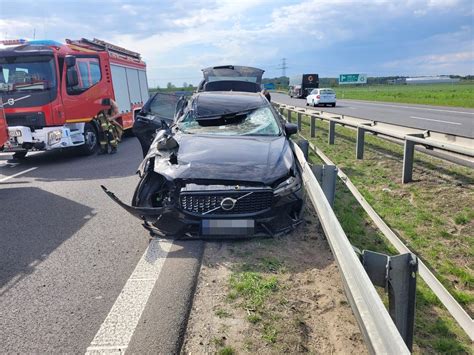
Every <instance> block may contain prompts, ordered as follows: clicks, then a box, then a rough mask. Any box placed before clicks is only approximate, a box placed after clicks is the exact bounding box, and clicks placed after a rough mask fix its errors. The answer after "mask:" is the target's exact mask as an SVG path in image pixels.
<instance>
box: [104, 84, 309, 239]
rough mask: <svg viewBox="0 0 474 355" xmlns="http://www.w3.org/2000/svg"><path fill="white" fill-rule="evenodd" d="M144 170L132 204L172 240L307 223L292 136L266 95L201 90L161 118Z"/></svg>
mask: <svg viewBox="0 0 474 355" xmlns="http://www.w3.org/2000/svg"><path fill="white" fill-rule="evenodd" d="M161 126H162V127H164V129H161V130H159V131H158V132H157V134H156V136H155V138H154V140H153V142H152V144H151V147H150V150H149V151H148V154H147V155H146V157H145V158H144V160H143V161H142V163H141V165H140V167H139V175H140V177H141V180H140V182H139V184H138V186H137V188H136V190H135V194H134V197H133V201H132V206H128V205H126V204H125V203H123V202H122V201H120V200H119V199H118V198H117V197H116V196H115V195H114V194H113V193H112V192H110V191H108V190H107V189H106V188H105V187H103V188H104V191H106V193H107V194H108V195H109V196H110V197H111V198H112V199H114V201H116V202H117V203H118V204H120V205H121V206H122V207H123V208H125V209H126V210H127V211H128V212H130V213H131V214H133V215H134V216H136V217H138V218H140V219H142V220H143V221H144V226H145V228H146V229H147V230H149V231H150V232H151V234H152V235H154V236H159V237H166V238H182V237H202V238H216V237H217V238H224V237H234V238H235V237H251V236H275V235H279V234H282V233H286V232H289V231H291V230H292V229H294V228H295V227H296V226H297V225H298V224H299V223H300V222H301V214H302V210H303V194H304V191H303V187H302V181H301V174H300V167H299V166H298V165H297V160H296V159H295V157H294V152H293V148H292V144H293V143H292V142H291V141H290V140H289V136H290V135H291V134H294V133H296V131H297V128H296V126H295V125H293V124H289V123H284V122H283V121H282V120H281V119H280V116H279V115H278V113H277V112H276V111H275V110H274V108H273V107H272V106H271V105H270V103H269V102H268V101H267V100H266V99H265V97H264V96H263V95H262V94H260V93H248V92H232V91H230V92H225V91H209V92H198V93H196V94H194V95H193V96H192V97H190V98H189V99H187V101H186V102H185V103H184V104H183V103H181V104H179V105H178V113H177V117H176V119H175V120H174V122H173V123H172V124H171V125H168V124H167V123H166V122H164V121H162V122H161Z"/></svg>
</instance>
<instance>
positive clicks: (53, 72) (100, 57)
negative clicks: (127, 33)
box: [0, 38, 148, 157]
mask: <svg viewBox="0 0 474 355" xmlns="http://www.w3.org/2000/svg"><path fill="white" fill-rule="evenodd" d="M12 42H13V43H12ZM4 44H19V45H17V46H14V47H7V48H5V49H0V94H1V97H2V99H3V103H4V104H3V107H4V109H5V115H6V121H7V124H8V135H9V139H8V141H7V142H6V143H5V144H4V150H6V151H13V152H17V156H20V157H22V156H24V155H26V153H27V152H28V151H30V150H52V149H58V148H67V147H78V149H80V150H81V151H82V153H84V154H93V153H94V152H95V151H96V150H97V148H98V144H99V139H98V132H99V125H98V123H97V120H96V117H97V115H98V113H100V112H101V111H103V110H107V109H109V106H107V103H108V102H109V100H108V99H113V100H115V101H116V102H117V104H118V106H119V111H120V113H121V114H122V115H121V117H120V118H119V119H118V120H117V121H118V123H120V124H121V125H122V127H123V128H124V129H125V130H126V129H129V128H131V127H132V126H133V122H134V117H135V113H137V112H138V111H139V110H140V109H141V107H142V106H143V103H144V102H146V101H147V99H148V84H147V77H146V65H145V63H144V62H143V61H142V60H141V57H140V54H138V53H135V52H132V51H129V50H127V49H124V48H121V47H118V46H115V45H112V44H110V43H107V42H104V41H101V40H98V39H93V40H87V39H84V38H83V39H81V40H76V41H72V40H66V43H65V44H61V43H58V42H55V41H49V40H42V41H23V40H20V42H19V43H15V41H10V43H5V41H4ZM0 146H1V144H0Z"/></svg>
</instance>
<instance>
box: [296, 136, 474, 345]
mask: <svg viewBox="0 0 474 355" xmlns="http://www.w3.org/2000/svg"><path fill="white" fill-rule="evenodd" d="M303 138H304V137H303ZM309 148H310V149H311V150H312V151H313V152H314V153H315V154H317V155H318V156H319V157H320V158H321V159H322V161H323V162H324V163H325V164H328V165H334V163H333V162H332V161H331V160H330V159H329V158H328V157H327V156H326V155H325V154H324V153H323V152H322V151H321V150H320V149H319V148H317V147H315V146H314V145H313V144H311V143H309ZM337 175H338V176H339V178H340V179H341V180H342V182H343V183H344V184H345V185H346V186H347V188H348V189H349V191H350V192H351V193H352V194H353V196H354V197H355V199H356V200H357V201H358V202H359V204H360V205H361V206H362V208H363V209H364V210H365V212H366V213H367V214H368V215H369V217H370V218H371V219H372V221H373V222H374V223H375V225H376V226H377V227H378V228H379V229H380V231H381V232H382V233H383V235H384V236H385V237H386V238H387V239H388V240H389V241H390V243H392V245H393V246H394V247H395V248H396V249H397V251H398V252H399V253H411V251H410V249H408V248H407V246H406V245H405V244H403V242H402V241H401V240H400V238H398V236H397V235H396V234H395V233H394V232H393V231H392V230H391V229H390V227H389V226H388V225H387V224H386V223H385V222H384V220H383V219H382V218H381V217H380V216H379V215H378V214H377V212H375V210H374V209H373V208H372V206H370V204H369V203H368V202H367V201H366V200H365V198H364V197H363V196H362V194H361V193H360V192H359V190H358V189H357V187H356V186H355V185H354V184H353V183H352V181H351V180H350V179H349V178H348V177H347V175H346V174H344V172H343V171H342V170H340V169H338V170H337ZM418 273H419V275H420V276H421V277H422V279H423V280H424V281H425V282H426V284H427V285H428V287H429V288H430V289H431V290H432V291H433V293H434V294H435V295H436V296H437V297H438V298H439V300H440V301H441V303H442V304H443V305H444V306H445V307H446V309H447V310H448V312H449V313H450V314H451V316H453V318H454V319H455V320H456V322H457V323H458V324H459V326H460V327H461V328H462V329H463V330H464V331H465V332H466V334H467V335H468V336H469V338H470V339H471V340H472V341H474V321H473V320H472V318H471V317H470V316H469V314H467V312H466V311H465V310H464V309H463V308H462V307H461V305H460V304H459V303H458V302H457V301H456V300H455V299H454V297H453V296H452V295H451V294H450V293H449V291H448V290H446V288H445V287H444V286H443V284H442V283H441V282H439V280H438V279H437V278H436V276H435V275H433V273H432V272H431V271H430V269H429V268H428V267H427V266H426V265H425V264H424V263H423V261H422V260H420V259H418Z"/></svg>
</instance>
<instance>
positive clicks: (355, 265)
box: [294, 144, 410, 354]
mask: <svg viewBox="0 0 474 355" xmlns="http://www.w3.org/2000/svg"><path fill="white" fill-rule="evenodd" d="M294 148H295V154H296V157H297V159H298V161H299V163H300V165H301V169H302V177H303V182H304V184H305V187H306V190H307V192H308V195H309V198H310V200H311V202H312V204H313V206H314V208H315V209H316V212H317V214H318V217H319V220H320V222H321V225H322V227H323V230H324V233H325V234H326V237H327V240H328V242H329V245H330V247H331V250H332V252H333V255H334V258H335V260H336V263H337V265H338V267H339V269H340V271H341V275H342V280H343V283H344V288H345V290H346V295H347V298H348V300H349V303H350V305H351V307H352V310H353V312H354V314H355V317H356V319H357V322H358V324H359V327H360V329H361V331H362V334H363V336H364V339H365V342H366V345H367V347H368V349H369V351H370V352H371V353H374V354H409V353H410V352H409V350H408V348H407V346H406V345H405V343H404V341H403V339H402V337H401V335H400V333H399V332H398V330H397V328H396V326H395V324H394V323H393V321H392V319H391V317H390V315H389V313H388V311H387V310H386V308H385V306H384V304H383V303H382V300H381V299H380V297H379V295H378V293H377V291H376V290H375V287H374V286H373V285H372V282H371V280H370V278H369V276H368V275H367V273H366V272H365V269H364V267H363V265H362V264H361V262H360V261H359V259H358V257H357V255H356V253H355V252H354V249H353V248H352V245H351V244H350V242H349V240H348V239H347V236H346V234H345V233H344V230H343V229H342V226H341V224H340V223H339V221H338V219H337V217H336V215H335V214H334V211H333V210H332V208H331V205H330V204H329V202H328V200H327V199H326V197H325V195H324V192H323V190H322V189H321V186H320V185H319V183H318V181H317V180H316V177H315V176H314V174H313V172H312V170H311V167H310V165H309V164H308V162H307V161H306V159H305V157H304V153H303V152H302V150H301V149H300V148H299V147H298V146H297V145H296V144H295V145H294Z"/></svg>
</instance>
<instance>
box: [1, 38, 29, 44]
mask: <svg viewBox="0 0 474 355" xmlns="http://www.w3.org/2000/svg"><path fill="white" fill-rule="evenodd" d="M26 42H27V41H26V39H22V38H20V39H4V40H2V41H0V43H1V44H3V45H5V46H14V45H18V44H25V43H26Z"/></svg>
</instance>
